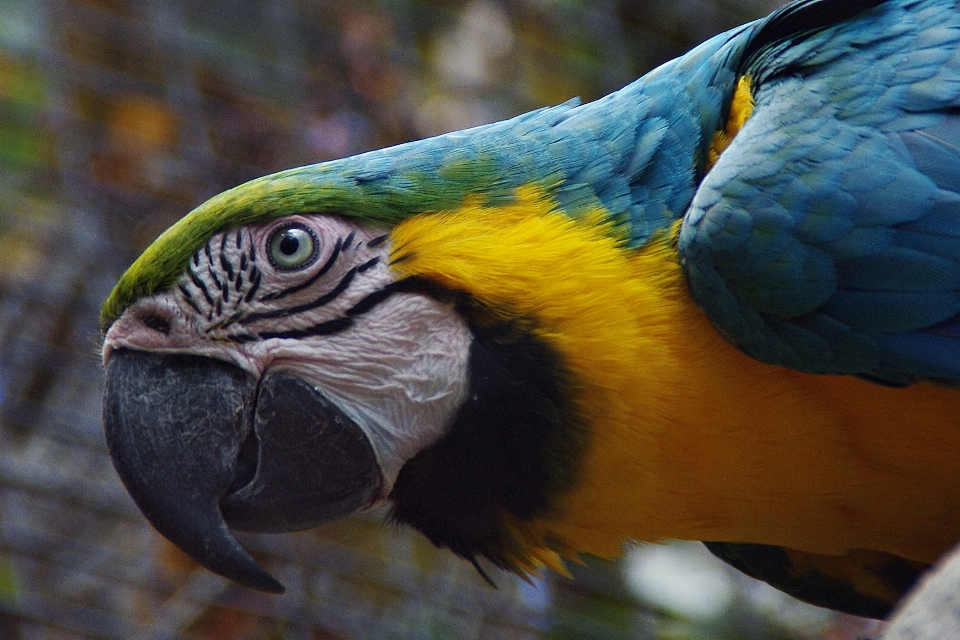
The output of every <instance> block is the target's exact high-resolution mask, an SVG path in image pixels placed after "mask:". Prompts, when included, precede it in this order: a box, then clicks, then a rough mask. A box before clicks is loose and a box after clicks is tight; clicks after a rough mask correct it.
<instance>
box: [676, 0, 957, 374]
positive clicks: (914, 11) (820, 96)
mask: <svg viewBox="0 0 960 640" xmlns="http://www.w3.org/2000/svg"><path fill="white" fill-rule="evenodd" d="M843 4H844V3H843V2H841V1H839V0H823V1H820V2H805V3H798V4H795V5H790V7H788V8H787V9H785V10H784V11H782V12H781V13H780V15H779V18H778V19H777V20H776V21H771V23H770V25H772V26H769V27H763V28H761V29H760V30H759V31H758V32H757V34H756V35H755V36H754V38H755V41H754V44H753V45H751V47H750V48H748V51H747V54H746V56H745V58H744V63H743V65H742V66H741V75H746V76H749V77H750V78H751V81H752V86H753V92H754V98H755V101H756V106H755V109H754V111H753V114H752V115H751V117H750V118H749V119H748V120H747V122H746V123H745V125H744V126H743V128H742V130H741V131H740V132H739V134H738V135H737V136H736V138H735V139H734V140H733V142H732V143H731V144H730V145H729V147H728V148H727V149H726V150H725V151H724V152H723V154H722V155H721V156H720V158H719V160H718V161H717V163H716V165H715V166H714V167H713V169H712V170H711V171H710V172H709V173H707V175H706V176H705V177H704V179H703V181H702V182H701V184H700V185H699V187H698V190H697V192H696V194H695V196H694V199H693V201H692V204H691V206H690V208H689V210H688V211H687V212H686V214H685V216H684V221H683V224H682V228H681V232H680V237H679V249H680V253H681V258H682V260H683V263H684V269H685V273H686V275H687V278H688V282H689V286H690V290H691V293H692V295H693V297H694V299H695V300H696V301H697V303H698V304H700V305H701V306H702V307H703V308H704V309H705V311H706V312H707V314H708V315H709V317H710V319H711V320H712V322H713V323H714V324H715V326H716V327H717V328H718V329H719V330H720V331H721V332H722V333H723V334H724V335H725V336H726V337H727V338H728V339H729V340H730V341H731V342H732V343H734V344H736V345H737V346H738V347H739V348H740V349H742V350H743V351H745V352H746V353H748V354H750V355H751V356H753V357H755V358H757V359H759V360H762V361H765V362H770V363H774V364H780V365H784V366H788V367H792V368H795V369H799V370H802V371H807V372H812V373H837V374H855V375H859V376H863V377H867V378H871V379H875V380H877V381H879V382H883V383H887V384H894V385H899V384H909V383H910V382H913V381H915V380H918V379H937V380H941V381H946V382H948V383H951V384H956V383H960V193H958V192H960V11H958V8H957V3H956V2H955V1H953V0H951V1H945V0H915V1H907V0H899V1H888V2H883V3H879V4H877V3H868V4H877V6H875V7H872V8H867V9H866V10H863V11H861V12H860V13H858V14H857V15H856V16H854V17H852V18H849V11H847V12H846V14H844V15H841V14H838V15H839V17H841V18H844V20H843V21H841V22H839V23H837V24H834V25H832V26H828V27H823V26H818V23H817V22H816V21H815V20H813V19H811V18H810V17H809V15H808V14H809V13H810V12H811V11H818V12H819V13H820V14H823V13H827V14H829V10H828V9H829V8H830V7H833V6H837V5H843ZM862 6H863V5H861V8H862ZM847 18H848V19H847ZM819 24H820V25H822V20H821V21H820V23H819ZM791 25H793V27H794V28H793V29H791Z"/></svg>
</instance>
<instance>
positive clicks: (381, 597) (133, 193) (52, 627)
mask: <svg viewBox="0 0 960 640" xmlns="http://www.w3.org/2000/svg"><path fill="white" fill-rule="evenodd" d="M778 4H781V2H779V1H777V0H741V1H737V0H600V1H598V2H592V3H591V2H583V1H578V0H501V1H495V0H474V1H473V2H452V1H446V0H433V1H430V0H426V1H415V0H380V1H372V0H371V1H356V2H332V1H324V0H273V1H272V2H267V1H258V0H205V1H204V0H0V639H4V640H6V639H11V640H16V639H27V640H32V639H34V638H51V639H52V638H56V639H60V638H68V639H74V638H76V639H80V638H84V639H85V638H117V639H121V638H195V639H227V638H229V639H233V638H237V639H246V638H251V639H252V638H257V639H260V638H262V639H281V638H297V639H301V638H302V639H308V638H309V639H315V640H319V639H325V640H326V639H365V638H457V639H459V638H467V639H469V638H530V639H535V638H558V639H559V638H564V639H591V638H617V639H619V638H670V639H681V638H688V639H695V638H696V639H707V638H710V639H733V638H738V639H748V640H749V639H772V638H781V639H785V640H786V639H795V640H800V639H813V638H832V639H834V640H843V639H848V638H854V637H858V636H862V637H867V636H872V635H875V634H876V633H877V632H878V631H879V627H877V626H876V625H874V624H873V623H870V622H867V621H862V620H859V619H856V618H850V617H847V616H840V615H837V614H833V613H831V612H827V611H824V610H821V609H815V608H813V607H808V606H805V605H801V604H799V603H796V602H795V601H793V600H791V599H789V598H787V597H785V596H782V595H780V594H779V593H778V592H776V591H774V590H772V589H770V588H768V587H766V585H763V584H761V583H757V582H755V581H752V580H749V579H748V578H746V577H744V576H742V575H740V574H738V573H736V572H735V571H733V570H731V569H728V568H726V567H725V566H724V565H722V563H720V562H719V561H715V560H714V559H713V558H712V557H711V556H709V554H707V553H706V552H705V551H704V550H703V549H702V547H701V546H699V545H696V544H693V543H686V544H677V545H671V546H638V547H636V548H633V549H631V550H630V551H629V553H628V555H627V557H626V559H625V560H624V561H623V562H620V563H609V562H600V561H593V560H591V561H588V562H587V564H586V565H585V566H573V567H571V570H572V571H573V573H574V574H575V575H576V578H577V579H576V580H575V581H570V580H567V579H565V578H560V577H557V576H552V575H550V576H545V577H543V578H542V579H539V580H535V581H533V583H532V584H527V583H524V582H522V581H520V580H518V579H516V578H514V577H513V576H510V575H507V574H494V579H495V581H496V582H497V583H498V586H499V588H498V589H496V590H493V589H491V588H489V587H488V586H486V585H485V584H484V583H483V581H482V580H481V579H479V577H478V576H477V574H476V572H475V571H474V570H473V568H472V567H470V565H469V564H467V563H464V562H461V561H459V560H457V559H456V558H454V557H453V556H452V555H451V554H449V553H447V552H444V551H438V550H436V549H434V548H433V547H431V546H430V545H429V544H428V543H426V542H425V541H424V540H423V539H421V538H420V537H418V536H415V535H413V534H411V533H409V532H406V531H396V530H395V529H393V528H391V527H388V526H384V525H382V524H381V520H382V514H371V515H368V516H364V517H357V518H351V519H347V520H344V521H342V522H338V523H333V524H331V525H329V526H325V527H322V528H320V529H318V530H316V531H313V532H307V533H300V534H291V535H285V536H259V537H258V536H247V537H245V538H244V541H245V542H246V543H247V544H248V545H249V547H250V548H251V549H252V550H253V552H254V553H255V555H256V556H257V557H258V558H259V559H261V560H262V562H263V563H264V565H265V566H266V567H268V568H269V569H270V570H271V571H272V572H273V573H274V575H276V576H278V577H279V578H280V579H281V580H282V581H283V582H284V583H285V584H286V586H287V588H288V592H287V594H286V595H284V596H279V597H277V596H266V595H263V594H259V593H256V592H252V591H249V590H246V589H243V588H240V587H237V586H235V585H233V584H231V583H229V582H227V581H225V580H223V579H221V578H219V577H217V576H214V575H212V574H210V573H209V572H206V571H204V570H202V569H198V568H197V567H196V566H195V565H194V564H192V563H191V562H190V561H189V560H187V559H186V558H185V557H184V556H182V555H181V554H180V553H179V552H177V551H176V550H175V549H173V548H172V547H170V546H169V545H168V544H167V543H165V542H164V541H163V540H162V539H161V538H160V537H159V536H158V535H157V534H155V533H154V532H153V531H152V530H151V529H150V528H149V527H148V526H147V525H146V523H145V521H144V520H143V518H142V517H141V516H140V514H139V513H138V512H137V510H136V508H135V507H134V505H133V503H132V502H131V501H130V499H129V498H128V497H127V495H126V493H125V492H124V491H123V489H122V487H121V486H120V483H119V481H118V480H117V478H116V477H115V475H114V472H113V469H112V468H111V466H110V463H109V460H108V458H107V454H106V451H105V448H104V445H103V442H102V433H101V426H100V393H101V387H100V385H101V375H102V371H101V368H100V365H99V362H98V358H97V347H98V340H99V335H98V329H97V325H96V319H97V311H98V307H99V304H100V302H101V300H103V298H104V297H105V296H106V295H107V293H108V292H109V290H110V288H111V287H112V285H113V282H114V281H115V279H116V278H117V277H118V276H119V274H120V273H121V272H122V271H123V270H124V268H125V267H126V266H127V265H128V264H129V263H130V262H131V261H132V260H133V258H134V257H135V256H136V255H137V254H138V252H139V251H140V250H142V249H143V248H144V247H145V246H146V245H147V244H149V242H150V241H151V240H153V238H155V237H156V236H157V234H159V233H160V232H161V231H162V230H163V229H164V228H165V227H167V226H168V225H169V224H171V223H172V222H173V221H175V220H176V219H177V218H179V217H180V216H181V215H183V214H184V213H186V212H187V211H188V210H189V209H191V208H192V207H193V206H194V205H196V204H198V203H199V202H201V201H203V200H205V199H206V198H207V197H209V196H211V195H213V194H215V193H217V192H219V191H221V190H223V189H225V188H228V187H231V186H234V185H236V184H238V183H240V182H243V181H245V180H247V179H250V178H253V177H256V176H259V175H262V174H265V173H269V172H272V171H275V170H279V169H283V168H287V167H290V166H294V165H299V164H305V163H311V162H316V161H320V160H325V159H331V158H336V157H340V156H344V155H349V154H353V153H358V152H361V151H364V150H367V149H371V148H375V147H379V146H385V145H390V144H396V143H399V142H403V141H406V140H411V139H415V138H421V137H424V136H428V135H432V134H437V133H442V132H445V131H449V130H453V129H458V128H463V127H467V126H471V125H475V124H481V123H484V122H490V121H493V120H497V119H502V118H506V117H509V116H513V115H516V114H518V113H521V112H523V111H526V110H529V109H532V108H535V107H540V106H544V105H550V104H556V103H559V102H562V101H565V100H567V99H569V98H571V97H573V96H580V97H581V98H582V99H584V100H592V99H595V98H597V97H599V96H601V95H603V94H605V93H608V92H610V91H613V90H615V89H617V88H619V87H621V86H623V85H624V84H626V83H628V82H630V81H631V80H633V79H634V78H635V77H638V76H639V75H641V74H643V73H644V72H645V71H647V70H649V69H651V68H652V67H654V66H656V65H657V64H659V63H660V62H663V61H665V60H667V59H669V58H671V57H674V56H676V55H679V54H681V53H683V52H684V51H686V50H687V49H688V48H690V47H691V46H693V45H695V44H696V43H698V42H700V41H701V40H703V39H705V38H707V37H709V36H710V35H713V34H714V33H717V32H719V31H722V30H725V29H727V28H730V27H733V26H735V25H737V24H740V23H742V22H745V21H747V20H750V19H753V18H755V17H758V16H760V15H763V14H764V13H766V12H768V11H769V10H770V9H772V8H773V7H775V6H776V5H778Z"/></svg>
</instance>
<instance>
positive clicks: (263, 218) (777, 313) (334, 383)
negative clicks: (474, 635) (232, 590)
mask: <svg viewBox="0 0 960 640" xmlns="http://www.w3.org/2000/svg"><path fill="white" fill-rule="evenodd" d="M102 328H103V331H104V334H105V339H104V345H103V361H104V364H105V366H106V387H105V396H104V419H105V426H106V434H107V441H108V443H109V447H110V452H111V455H112V457H113V460H114V463H115V466H116V467H117V470H118V472H119V474H120V476H121V478H122V479H123V481H124V483H125V484H126V486H127V487H128V489H129V491H130V493H131V494H132V495H133V497H134V498H135V500H136V501H137V504H138V505H139V506H140V508H141V509H142V510H143V512H144V514H145V515H146V517H147V518H148V519H149V520H150V521H151V522H152V523H153V524H154V526H156V528H157V529H158V530H159V531H160V532H161V533H163V534H164V535H165V536H167V537H168V538H169V539H170V540H172V541H173V542H174V543H175V544H177V545H178V546H180V547H181V548H182V549H184V550H185V551H186V552H187V553H189V554H191V555H192V556H193V557H194V558H196V559H197V560H198V561H200V562H201V563H202V564H204V565H205V566H207V567H209V568H210V569H212V570H213V571H216V572H219V573H221V574H223V575H225V576H228V577H231V578H233V579H235V580H237V581H239V582H241V583H243V584H245V585H248V586H252V587H255V588H260V589H266V590H272V591H276V590H280V589H281V588H282V587H280V585H279V584H278V583H277V582H276V581H275V580H274V579H273V578H272V577H270V576H269V575H268V574H267V573H266V572H264V571H263V570H262V569H261V568H260V567H258V566H257V565H256V563H255V562H254V561H253V560H252V559H251V558H250V556H249V555H248V554H247V553H246V551H245V550H244V549H243V548H242V547H241V546H240V545H239V543H238V542H237V541H236V539H235V538H234V536H233V533H232V529H238V530H247V531H272V532H281V531H291V530H296V529H303V528H308V527H313V526H315V525H318V524H320V523H321V522H324V521H326V520H329V519H331V518H336V517H340V516H343V515H346V514H349V513H353V512H356V511H358V510H361V509H366V508H369V507H372V506H375V505H378V504H380V503H383V502H389V503H391V504H392V511H391V513H392V516H391V517H392V518H393V520H395V521H396V522H399V523H404V524H407V525H410V526H413V527H414V528H416V529H418V530H419V531H421V532H423V534H425V535H426V536H427V537H428V538H429V539H430V540H431V541H433V542H434V543H436V544H437V545H440V546H444V547H449V548H450V549H452V550H453V551H454V552H455V553H457V554H459V555H460V556H463V557H464V558H466V559H468V560H471V561H473V562H474V564H477V563H478V560H479V559H486V560H487V561H490V562H492V563H493V564H494V565H497V566H500V567H504V568H506V569H510V570H512V571H516V572H519V573H526V572H531V571H536V570H538V569H540V568H542V567H550V568H553V569H556V570H558V571H563V558H574V557H576V556H577V555H578V554H581V553H590V554H595V555H599V556H604V557H612V556H616V555H618V554H620V553H621V551H622V549H623V544H624V543H625V542H627V541H631V540H641V541H660V540H665V539H670V538H677V539H687V540H703V541H707V542H708V546H709V547H710V549H711V550H712V551H713V552H714V553H715V554H717V555H719V556H720V557H722V558H724V559H725V560H727V561H729V562H731V563H732V564H734V565H735V566H737V567H739V568H740V569H742V570H744V571H746V572H747V573H749V574H751V575H754V576H756V577H759V578H762V579H764V580H767V581H769V582H770V583H772V584H773V585H775V586H778V587H779V588H781V589H784V590H785V591H787V592H789V593H792V594H794V595H797V596H798V597H801V598H803V599H806V600H809V601H812V602H814V603H817V604H821V605H825V606H830V607H834V608H837V609H841V610H846V611H850V612H853V613H858V614H861V615H868V616H875V617H879V616H883V615H885V614H886V613H887V612H888V611H889V608H890V607H891V605H892V604H893V603H894V602H896V600H897V598H898V597H899V596H900V595H901V593H902V592H903V591H904V590H905V589H907V588H908V587H909V586H910V584H911V583H912V582H913V581H914V580H915V579H916V577H917V575H918V574H919V573H920V572H922V571H923V570H924V568H925V567H927V566H928V565H929V564H931V563H933V562H934V561H935V560H936V559H937V558H938V556H940V555H941V554H942V553H943V552H944V551H945V550H946V549H948V548H950V547H951V546H953V545H954V544H955V543H957V542H958V540H960V482H957V478H960V456H958V455H957V453H958V452H960V391H958V388H957V387H958V384H960V7H958V3H957V1H956V0H887V1H882V0H799V1H797V2H793V3H791V4H788V5H786V6H784V7H782V8H781V9H779V10H777V11H775V12H774V13H773V14H771V15H770V16H768V17H767V18H765V19H762V20H758V21H756V22H753V23H750V24H747V25H745V26H743V27H740V28H738V29H734V30H732V31H730V32H727V33H724V34H721V35H719V36H717V37H715V38H713V39H711V40H709V41H708V42H706V43H704V44H703V45H701V46H699V47H697V48H696V49H694V50H693V51H691V52H690V53H688V54H687V55H685V56H683V57H681V58H679V59H677V60H674V61H672V62H669V63H667V64H665V65H663V66H661V67H660V68H658V69H656V70H654V71H652V72H651V73H649V74H648V75H646V76H644V77H643V78H641V79H640V80H637V81H636V82H634V83H633V84H631V85H629V86H627V87H625V88H624V89H622V90H620V91H618V92H616V93H613V94H611V95H609V96H606V97H605V98H602V99H600V100H597V101H596V102H593V103H590V104H585V105H579V104H577V103H576V102H570V103H567V104H563V105H560V106H557V107H553V108H546V109H541V110H538V111H534V112H531V113H528V114H524V115H521V116H518V117H516V118H513V119H511V120H507V121H505V122H499V123H495V124H490V125H486V126H482V127H477V128H475V129H470V130H467V131H459V132H456V133H451V134H447V135H443V136H439V137H436V138H431V139H427V140H421V141H418V142H413V143H409V144H405V145H400V146H397V147H393V148H389V149H383V150H379V151H374V152H370V153H365V154H363V155H359V156H356V157H351V158H345V159H342V160H337V161H333V162H327V163H323V164H317V165H311V166H306V167H300V168H296V169H291V170H288V171H283V172H280V173H277V174H274V175H270V176H266V177H263V178H260V179H257V180H254V181H252V182H249V183H247V184H244V185H241V186H239V187H236V188H234V189H232V190H230V191H227V192H225V193H223V194H220V195H218V196H216V197H214V198H212V199H211V200H209V201H208V202H206V203H204V204H202V205H200V206H199V207H198V208H197V209H195V210H194V211H193V212H192V213H190V214H189V215H187V216H186V217H184V218H183V219H182V220H180V221H179V222H178V223H176V224H175V225H174V226H173V227H171V228H170V229H169V230H168V231H166V232H165V233H164V234H163V235H161V236H160V237H159V238H158V239H157V240H156V241H155V242H154V243H153V244H152V245H151V246H150V247H149V248H148V249H147V250H146V251H145V252H144V253H143V255H142V256H141V257H140V258H139V259H138V260H137V261H136V262H135V263H134V264H133V266H131V267H130V269H129V270H128V271H127V273H125V274H124V275H123V277H122V278H121V279H120V281H119V283H118V284H117V286H116V288H115V290H114V291H113V293H112V294H111V296H110V298H109V299H108V300H107V301H106V303H105V304H104V307H103V311H102Z"/></svg>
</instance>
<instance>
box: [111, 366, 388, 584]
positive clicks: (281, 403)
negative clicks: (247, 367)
mask: <svg viewBox="0 0 960 640" xmlns="http://www.w3.org/2000/svg"><path fill="white" fill-rule="evenodd" d="M103 418H104V428H105V431H106V438H107V446H108V448H109V450H110V456H111V458H112V459H113V464H114V467H116V469H117V473H118V474H119V475H120V479H121V480H122V481H123V483H124V485H126V487H127V490H128V491H129V492H130V495H131V496H132V497H133V499H134V501H135V502H136V503H137V506H138V507H140V510H141V511H143V514H144V515H145V516H146V517H147V520H149V521H150V523H151V524H153V526H154V527H156V529H157V530H158V531H159V532H160V533H162V534H163V535H164V536H166V537H167V538H168V539H169V540H170V541H171V542H173V543H174V544H175V545H177V546H178V547H180V548H181V549H182V550H183V551H185V552H186V553H187V554H189V555H190V556H192V557H193V558H194V559H195V560H197V561H198V562H199V563H200V564H202V565H203V566H205V567H207V568H208V569H210V570H211V571H214V572H216V573H219V574H220V575H222V576H225V577H227V578H230V579H232V580H235V581H236V582H238V583H240V584H242V585H244V586H247V587H252V588H254V589H260V590H262V591H268V592H272V593H280V592H282V591H283V586H282V585H281V584H280V583H279V582H277V581H276V580H275V579H274V578H273V577H271V576H270V575H269V574H268V573H267V572H266V571H264V570H263V569H262V568H260V566H259V565H258V564H257V563H256V561H255V560H254V559H253V558H252V557H251V556H250V554H249V553H248V552H247V551H246V550H245V549H244V548H243V547H242V546H241V545H240V543H239V541H238V540H237V539H236V537H235V536H234V534H233V532H232V531H231V527H234V528H236V529H239V530H243V531H260V532H284V531H294V530H298V529H306V528H310V527H313V526H316V525H318V524H320V523H322V522H325V521H328V520H332V519H334V518H337V517H340V516H343V515H347V514H349V513H353V512H355V511H357V510H359V509H362V508H364V507H366V506H368V505H370V504H371V503H372V502H373V501H374V500H375V499H376V497H377V496H378V495H379V492H380V489H381V486H382V482H383V477H382V474H381V472H380V468H379V466H378V464H377V461H376V456H375V454H374V451H373V448H372V446H371V445H370V441H369V440H368V439H367V437H366V435H365V434H364V432H363V431H362V430H361V429H360V428H359V427H358V426H357V425H356V424H355V423H354V422H353V421H352V420H351V419H350V418H349V417H348V416H346V415H345V414H344V413H343V412H342V411H340V409H338V408H337V406H336V405H334V404H333V403H331V402H330V401H329V400H327V399H326V398H325V397H324V396H323V395H322V394H321V393H320V392H319V391H317V390H316V389H314V388H313V387H312V386H311V385H310V384H309V383H308V382H307V381H305V380H304V379H302V378H300V377H297V376H296V375H294V374H292V373H289V372H284V371H282V370H279V371H272V370H268V371H267V373H265V374H264V376H263V377H262V378H260V380H257V379H255V378H254V377H253V376H251V375H249V374H248V373H246V372H244V371H243V370H241V369H240V368H239V367H236V366H234V365H232V364H228V363H226V362H223V361H220V360H215V359H212V358H206V357H199V356H191V355H184V354H164V353H148V352H144V351H135V350H130V349H120V350H117V351H115V352H114V353H113V354H112V355H111V357H110V360H109V362H108V365H107V377H106V385H105V388H104V402H103Z"/></svg>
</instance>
